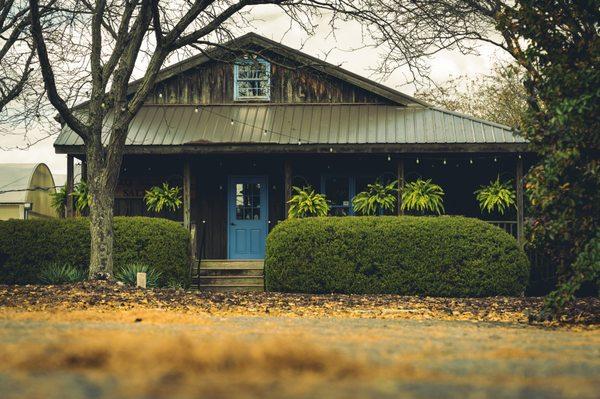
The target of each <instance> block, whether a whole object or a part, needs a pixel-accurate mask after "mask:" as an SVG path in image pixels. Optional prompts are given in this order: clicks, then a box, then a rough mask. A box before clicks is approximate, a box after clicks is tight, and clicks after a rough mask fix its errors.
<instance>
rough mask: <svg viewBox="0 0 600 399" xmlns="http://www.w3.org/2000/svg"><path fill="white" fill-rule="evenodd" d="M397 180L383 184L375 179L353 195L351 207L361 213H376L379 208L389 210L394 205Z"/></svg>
mask: <svg viewBox="0 0 600 399" xmlns="http://www.w3.org/2000/svg"><path fill="white" fill-rule="evenodd" d="M397 184H398V182H397V181H393V182H391V183H389V184H387V185H385V186H384V185H383V184H381V183H380V182H378V181H376V182H375V183H373V184H367V189H366V190H365V191H363V192H360V193H358V194H356V196H354V198H353V199H352V207H353V208H354V211H355V212H356V213H359V214H361V215H377V214H378V213H379V212H380V211H381V210H386V211H390V210H392V209H394V207H395V206H396V192H397V191H398V189H397V188H396V185H397Z"/></svg>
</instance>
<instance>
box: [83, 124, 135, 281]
mask: <svg viewBox="0 0 600 399" xmlns="http://www.w3.org/2000/svg"><path fill="white" fill-rule="evenodd" d="M100 128H101V127H100ZM125 133H126V128H123V127H117V128H113V129H112V131H111V136H114V137H124V135H125ZM100 136H101V135H100V134H95V135H93V137H100ZM121 141H122V142H121ZM124 141H125V140H124V138H122V139H120V140H119V143H118V145H114V146H112V147H111V148H110V149H107V148H105V147H104V145H103V144H102V143H100V142H95V141H93V142H92V141H90V142H89V143H88V145H87V146H86V150H87V151H86V159H87V184H88V192H89V195H90V196H91V199H92V201H91V204H90V238H91V245H90V270H89V278H90V279H93V280H106V279H111V278H112V277H113V246H114V230H113V216H114V215H113V212H114V199H115V189H116V187H117V182H118V179H119V171H120V170H121V162H122V159H123V148H124Z"/></svg>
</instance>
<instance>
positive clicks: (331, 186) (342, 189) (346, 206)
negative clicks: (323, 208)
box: [325, 176, 350, 216]
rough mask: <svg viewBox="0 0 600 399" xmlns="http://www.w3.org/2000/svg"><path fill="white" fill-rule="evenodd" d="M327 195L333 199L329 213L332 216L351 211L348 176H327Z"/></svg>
mask: <svg viewBox="0 0 600 399" xmlns="http://www.w3.org/2000/svg"><path fill="white" fill-rule="evenodd" d="M325 195H326V196H327V199H328V200H329V201H331V209H330V211H329V213H330V214H331V215H332V216H345V215H348V214H349V213H350V180H349V178H348V177H347V176H345V177H344V176H327V177H325Z"/></svg>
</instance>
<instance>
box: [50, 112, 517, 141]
mask: <svg viewBox="0 0 600 399" xmlns="http://www.w3.org/2000/svg"><path fill="white" fill-rule="evenodd" d="M110 123H111V116H110V115H109V116H108V117H107V118H106V123H105V126H107V129H106V130H107V135H106V137H105V140H107V139H108V127H109V126H110ZM525 143H526V141H525V140H524V139H523V138H522V137H520V136H518V135H517V134H515V133H514V131H513V130H512V129H510V128H509V127H507V126H503V125H499V124H496V123H493V122H489V121H484V120H480V119H477V118H473V117H470V116H466V115H462V114H458V113H455V112H451V111H447V110H444V109H439V108H434V107H400V106H388V105H364V104H360V105H346V104H344V105H329V104H328V105H275V104H268V105H266V104H244V105H219V106H216V105H212V106H198V107H195V106H187V105H176V106H164V105H163V106H145V107H143V108H142V109H141V110H140V112H139V113H138V114H137V115H136V117H135V118H134V119H133V121H132V122H131V124H130V127H129V133H128V137H127V142H126V144H127V146H128V147H147V148H158V149H160V148H161V147H162V148H164V147H180V148H182V149H183V148H185V147H190V146H191V147H198V146H203V147H210V146H223V145H228V146H235V147H236V148H238V152H239V148H241V147H243V145H248V144H253V145H256V144H259V145H261V147H263V146H265V145H269V147H271V145H272V147H275V148H276V147H282V146H286V147H290V146H291V145H296V146H298V144H302V145H307V146H310V145H340V144H341V145H367V146H365V147H369V146H368V145H385V144H388V145H390V144H395V145H398V144H406V145H409V146H410V145H416V144H423V145H427V144H430V145H432V146H436V145H437V146H438V147H439V145H440V144H459V146H457V147H461V148H465V147H466V146H469V145H476V144H490V145H504V146H503V147H507V146H506V145H516V146H514V147H515V150H516V148H521V149H522V148H523V144H525ZM82 144H83V142H82V140H81V138H80V137H79V136H77V135H76V134H75V133H74V132H73V131H72V130H71V129H70V128H68V127H67V126H65V127H64V128H63V129H62V131H61V133H60V135H59V136H58V138H57V139H56V141H55V143H54V145H55V147H56V150H57V152H70V151H68V149H69V148H70V147H78V146H81V145H82ZM519 144H520V145H519ZM298 147H300V146H298ZM360 147H362V146H360ZM360 147H359V148H360ZM510 147H512V146H510ZM232 148H233V147H232ZM171 149H172V150H175V148H171ZM183 152H185V151H183ZM357 152H360V150H359V149H358V150H357Z"/></svg>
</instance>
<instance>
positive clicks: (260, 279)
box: [192, 259, 264, 292]
mask: <svg viewBox="0 0 600 399" xmlns="http://www.w3.org/2000/svg"><path fill="white" fill-rule="evenodd" d="M263 269H264V261H263V260H230V259H203V260H201V261H200V275H198V276H196V277H194V278H193V279H192V284H193V285H195V286H197V287H198V289H199V290H200V291H217V292H226V291H264V274H263Z"/></svg>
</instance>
